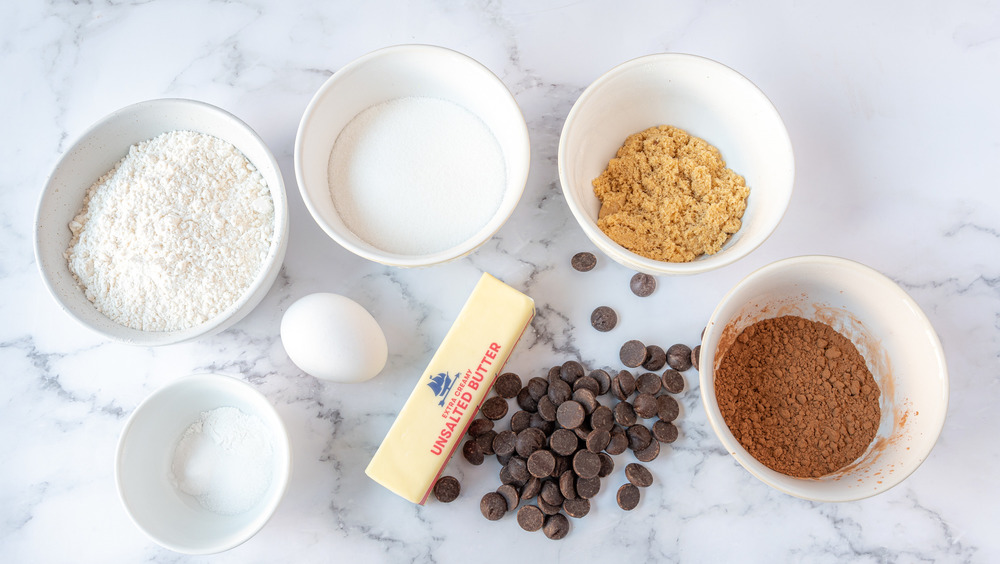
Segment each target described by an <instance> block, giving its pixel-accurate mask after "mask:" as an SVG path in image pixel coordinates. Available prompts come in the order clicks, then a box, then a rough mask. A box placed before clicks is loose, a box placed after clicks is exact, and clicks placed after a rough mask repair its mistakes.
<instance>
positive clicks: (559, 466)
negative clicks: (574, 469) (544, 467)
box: [550, 454, 570, 478]
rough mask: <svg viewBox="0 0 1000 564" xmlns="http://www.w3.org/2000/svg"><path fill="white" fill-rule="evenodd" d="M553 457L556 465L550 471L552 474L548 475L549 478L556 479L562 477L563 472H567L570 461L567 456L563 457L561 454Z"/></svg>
mask: <svg viewBox="0 0 1000 564" xmlns="http://www.w3.org/2000/svg"><path fill="white" fill-rule="evenodd" d="M554 457H555V459H556V465H555V467H554V468H553V469H552V474H550V476H551V477H552V478H558V477H559V476H562V475H563V472H565V471H567V470H569V464H570V463H569V461H570V459H569V457H568V456H563V455H561V454H556V455H554Z"/></svg>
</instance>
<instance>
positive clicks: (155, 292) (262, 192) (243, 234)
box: [35, 99, 288, 346]
mask: <svg viewBox="0 0 1000 564" xmlns="http://www.w3.org/2000/svg"><path fill="white" fill-rule="evenodd" d="M287 244H288V206H287V203H286V199H285V186H284V181H283V179H282V176H281V171H280V169H279V168H278V164H277V162H276V161H275V159H274V156H273V155H272V154H271V151H270V150H269V149H268V147H267V145H266V144H265V143H264V141H263V140H262V139H261V138H260V137H259V136H258V135H257V134H256V133H255V132H254V131H253V130H252V129H251V128H250V127H249V126H248V125H247V124H246V123H244V122H243V121H241V120H239V119H238V118H236V117H235V116H233V115H232V114H230V113H228V112H226V111H224V110H222V109H220V108H217V107H215V106H212V105H210V104H206V103H203V102H198V101H195V100H183V99H161V100H150V101H145V102H140V103H137V104H133V105H131V106H128V107H125V108H123V109H121V110H118V111H116V112H114V113H112V114H111V115H109V116H107V117H105V118H104V119H102V120H101V121H99V122H97V123H96V124H95V125H94V126H93V127H91V128H90V129H89V130H88V131H86V132H84V133H83V135H81V136H80V138H79V140H77V141H76V142H75V143H74V144H73V145H71V146H70V147H69V149H68V150H67V151H66V153H65V154H64V155H63V156H62V158H61V159H60V160H59V162H58V164H57V165H56V166H55V168H54V169H53V171H52V174H51V176H50V177H49V179H48V182H47V184H46V186H45V189H44V190H43V192H42V195H41V198H40V199H39V203H38V211H37V215H36V218H35V257H36V260H37V262H38V268H39V271H40V273H41V275H42V280H43V281H44V282H45V285H46V286H47V288H48V289H49V291H50V293H51V294H52V295H53V297H55V299H56V302H57V303H58V304H59V306H60V307H61V308H62V309H63V310H64V311H65V312H66V313H67V314H69V315H70V317H72V318H74V319H76V320H77V321H79V322H80V323H82V324H83V325H85V326H86V327H88V328H90V329H92V330H94V331H96V332H98V333H100V334H101V335H103V336H105V337H107V338H110V339H114V340H116V341H120V342H123V343H127V344H133V345H142V346H155V345H167V344H172V343H178V342H182V341H190V340H193V339H196V338H199V337H203V336H207V335H211V334H214V333H218V332H220V331H223V330H224V329H226V328H228V327H230V326H231V325H233V324H234V323H236V322H238V321H239V320H240V319H242V318H243V317H244V316H245V315H247V314H248V313H249V312H250V311H251V310H253V309H254V307H256V306H257V304H259V303H260V301H261V300H262V299H263V298H264V296H265V294H267V292H268V290H269V289H270V287H271V285H272V284H273V282H274V280H275V278H276V277H277V275H278V272H279V270H280V269H281V264H282V261H283V260H284V255H285V249H286V247H287Z"/></svg>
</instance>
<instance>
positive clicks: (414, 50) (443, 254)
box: [295, 45, 530, 267]
mask: <svg viewBox="0 0 1000 564" xmlns="http://www.w3.org/2000/svg"><path fill="white" fill-rule="evenodd" d="M405 97H429V98H438V99H442V100H447V101H450V102H454V103H456V104H458V105H459V106H462V107H463V108H465V109H466V110H468V111H470V112H472V113H473V114H475V115H476V116H478V117H479V118H480V119H481V120H482V121H483V122H484V123H485V124H486V125H487V127H489V129H490V130H491V131H492V133H493V135H494V137H495V138H496V140H497V142H498V143H499V145H500V148H501V150H502V151H503V157H504V163H505V165H506V187H505V191H504V195H503V198H502V200H501V202H500V206H499V208H498V209H497V211H496V213H495V214H494V215H493V217H492V218H491V219H490V220H489V221H488V222H487V223H486V224H485V225H483V226H482V228H481V229H479V231H478V232H476V233H475V234H474V235H473V236H472V237H470V238H469V239H467V240H466V241H463V242H462V243H460V244H458V245H455V246H453V247H452V248H449V249H445V250H442V251H438V252H432V253H429V254H420V255H410V254H400V253H393V252H388V251H385V250H383V249H380V248H378V247H376V246H374V245H372V244H370V243H368V242H366V241H364V240H363V239H361V238H360V237H358V235H356V234H355V233H354V232H352V231H351V229H350V228H348V227H347V225H345V223H344V221H343V220H342V219H341V217H340V214H339V213H338V211H337V209H336V207H335V206H334V202H333V197H332V195H331V193H330V184H329V174H328V172H329V170H328V169H329V163H330V154H331V151H332V150H333V145H334V142H335V141H336V140H337V136H338V135H339V134H340V132H341V131H342V130H343V129H344V127H345V126H346V125H347V124H348V123H350V121H351V120H352V119H353V118H354V117H355V116H357V115H358V114H359V113H361V112H362V111H364V110H366V109H368V108H370V107H372V106H374V105H376V104H379V103H382V102H386V101H389V100H395V99H398V98H405ZM529 162H530V144H529V141H528V130H527V127H526V125H525V123H524V117H523V116H522V115H521V110H520V108H519V107H518V105H517V102H516V101H515V100H514V97H513V96H512V95H511V94H510V91H508V90H507V88H506V86H504V84H503V82H501V81H500V79H499V78H497V77H496V75H494V74H493V73H492V72H490V70H489V69H487V68H486V67H484V66H483V65H481V64H479V63H478V62H476V61H475V60H473V59H471V58H469V57H467V56H465V55H463V54H461V53H457V52H455V51H452V50H450V49H445V48H442V47H435V46H430V45H398V46H394V47H387V48H384V49H380V50H378V51H374V52H372V53H369V54H367V55H364V56H362V57H360V58H359V59H356V60H355V61H353V62H351V63H349V64H348V65H346V66H344V67H343V68H341V69H340V70H338V71H337V72H336V73H334V74H333V76H331V77H330V78H329V79H328V80H327V81H326V82H325V83H324V84H323V86H322V87H320V89H319V91H318V92H316V95H315V96H314V97H313V99H312V101H311V102H309V106H308V107H307V108H306V110H305V113H304V114H303V116H302V121H301V122H300V124H299V130H298V134H297V135H296V138H295V178H296V180H297V181H298V184H299V191H300V192H301V193H302V199H303V200H304V201H305V204H306V207H307V208H308V209H309V213H310V214H311V215H312V217H313V219H314V220H315V221H316V223H317V224H318V225H319V226H320V227H321V228H322V229H323V231H325V232H326V234H327V235H329V236H330V237H331V238H332V239H333V240H335V241H337V242H338V243H340V245H342V246H343V247H344V248H346V249H347V250H349V251H351V252H353V253H355V254H357V255H358V256H361V257H364V258H366V259H369V260H372V261H375V262H379V263H382V264H387V265H392V266H404V267H415V266H428V265H432V264H437V263H441V262H446V261H449V260H453V259H456V258H459V257H462V256H465V255H467V254H469V253H470V252H472V251H474V250H475V249H476V248H477V247H479V246H480V245H482V244H483V243H485V242H486V241H487V240H489V238H490V237H492V236H493V234H494V233H496V232H497V230H499V229H500V227H501V226H503V224H504V222H506V221H507V218H508V217H510V214H511V213H513V211H514V208H515V207H516V206H517V203H518V200H520V198H521V194H522V193H523V191H524V184H525V182H526V181H527V178H528V165H529Z"/></svg>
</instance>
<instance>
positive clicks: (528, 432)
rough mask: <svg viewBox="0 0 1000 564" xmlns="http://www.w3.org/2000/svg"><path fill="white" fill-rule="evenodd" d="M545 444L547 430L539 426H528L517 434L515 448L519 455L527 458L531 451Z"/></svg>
mask: <svg viewBox="0 0 1000 564" xmlns="http://www.w3.org/2000/svg"><path fill="white" fill-rule="evenodd" d="M544 444H545V432H544V431H542V430H541V429H539V428H538V427H528V428H527V429H525V430H523V431H521V432H520V433H518V434H517V440H516V441H515V442H514V450H515V451H516V452H517V454H518V455H519V456H523V457H524V458H525V459H527V458H528V457H529V456H531V453H533V452H535V451H536V450H538V449H540V448H542V446H543V445H544Z"/></svg>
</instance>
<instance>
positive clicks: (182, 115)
mask: <svg viewBox="0 0 1000 564" xmlns="http://www.w3.org/2000/svg"><path fill="white" fill-rule="evenodd" d="M174 130H189V131H197V132H201V133H206V134H209V135H213V136H215V137H218V138H220V139H223V140H224V141H228V142H230V143H232V144H233V145H235V146H236V148H237V149H239V150H240V151H241V152H242V153H243V154H244V155H245V156H246V157H247V159H248V160H249V161H250V162H251V163H252V164H253V165H254V166H255V167H256V168H257V170H258V171H259V172H260V174H261V175H262V176H263V177H264V180H265V181H266V182H267V185H268V187H269V188H270V191H271V196H272V199H273V202H274V235H273V238H272V240H271V248H270V249H269V251H268V254H267V258H266V259H265V261H264V265H263V267H262V268H261V271H260V272H259V273H258V274H257V277H256V278H255V280H254V281H253V283H252V284H251V285H250V287H249V288H248V289H247V290H246V292H244V294H243V295H242V296H240V298H239V299H238V300H237V301H236V302H235V303H234V304H233V305H232V306H231V307H229V308H228V309H227V310H226V311H224V312H222V313H220V314H219V315H218V316H216V317H215V318H214V319H211V320H209V321H207V322H206V323H203V324H202V325H199V326H197V327H193V328H190V329H185V330H180V331H156V332H153V331H141V330H138V329H131V328H129V327H125V326H123V325H121V324H119V323H116V322H115V321H112V320H111V319H110V318H108V317H107V316H105V315H104V314H102V313H101V312H100V311H98V310H97V308H96V307H95V306H94V305H93V304H92V303H91V302H90V301H88V300H87V298H86V296H85V294H84V292H83V289H82V288H81V287H80V285H79V284H78V283H77V282H76V280H75V279H74V278H73V275H72V274H71V273H70V270H69V266H68V264H67V262H66V259H65V258H64V256H63V253H64V252H65V251H66V249H67V248H68V247H69V242H70V238H71V234H70V230H69V227H68V226H69V223H70V221H71V220H72V219H73V217H74V216H75V215H76V213H77V212H78V211H79V210H80V209H81V208H82V207H83V200H84V197H85V196H86V194H87V190H88V189H89V188H90V186H91V185H92V184H93V183H94V182H96V181H97V179H98V178H100V177H101V175H103V174H104V173H106V172H107V171H109V170H111V167H113V166H114V165H115V164H116V163H117V162H118V161H120V160H121V159H122V158H123V157H124V156H125V155H126V154H127V153H128V149H129V147H131V146H132V145H134V144H136V143H139V142H141V141H145V140H147V139H151V138H153V137H156V136H157V135H159V134H161V133H166V132H168V131H174ZM34 243H35V260H36V261H37V263H38V269H39V271H40V272H41V275H42V280H43V281H44V282H45V285H46V287H47V288H48V289H49V292H50V293H51V294H52V296H53V297H54V298H55V299H56V302H58V304H59V306H60V307H61V308H62V309H63V311H65V312H66V313H68V314H69V315H70V316H71V317H73V318H74V319H76V320H77V321H79V322H80V323H82V324H83V325H84V326H86V327H88V328H90V329H92V330H94V331H96V332H98V333H100V334H101V335H103V336H105V337H107V338H109V339H113V340H116V341H120V342H123V343H128V344H132V345H144V346H156V345H167V344H172V343H179V342H182V341H189V340H192V339H195V338H198V337H202V336H205V335H210V334H214V333H218V332H220V331H223V330H224V329H226V328H228V327H230V326H231V325H232V324H234V323H236V322H237V321H239V320H240V319H242V318H243V317H244V316H246V315H247V314H248V313H250V311H251V310H253V308H254V307H256V306H257V304H259V303H260V301H261V300H262V299H264V296H265V295H266V294H267V292H268V290H269V289H270V288H271V284H272V283H273V282H274V280H275V278H277V276H278V272H279V271H280V270H281V264H282V261H283V260H284V257H285V249H286V247H287V245H288V204H287V201H286V198H285V185H284V181H283V179H282V177H281V170H280V169H279V168H278V163H277V162H276V161H275V160H274V157H273V156H272V154H271V151H270V150H269V149H268V148H267V145H265V144H264V141H263V140H262V139H261V138H260V137H259V136H258V135H257V134H256V133H254V131H253V130H252V129H250V127H249V126H248V125H247V124H245V123H244V122H242V121H240V120H239V119H238V118H236V117H235V116H233V115H232V114H230V113H228V112H226V111H224V110H222V109H220V108H217V107H215V106H212V105H209V104H206V103H203V102H197V101H194V100H183V99H160V100H149V101H146V102H140V103H138V104H133V105H131V106H127V107H125V108H122V109H120V110H118V111H116V112H114V113H112V114H111V115H109V116H107V117H105V118H104V119H102V120H101V121H99V122H97V123H96V124H95V125H94V126H92V127H91V128H90V129H89V130H87V131H86V132H85V133H84V134H83V135H81V136H80V138H79V139H78V140H77V141H76V142H75V143H74V144H73V145H71V146H70V148H69V149H68V150H67V151H66V153H65V154H64V155H63V156H62V158H61V159H60V160H59V162H58V164H56V166H55V169H54V170H53V171H52V174H51V176H49V180H48V183H47V184H46V185H45V189H44V191H43V192H42V195H41V198H40V199H39V202H38V210H37V214H36V216H35V242H34Z"/></svg>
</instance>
